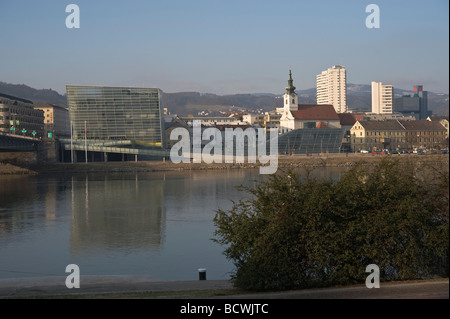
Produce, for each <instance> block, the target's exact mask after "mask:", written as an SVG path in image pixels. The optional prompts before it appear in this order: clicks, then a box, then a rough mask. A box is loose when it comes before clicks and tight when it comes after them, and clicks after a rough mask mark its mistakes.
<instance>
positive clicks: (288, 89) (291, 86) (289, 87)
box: [286, 69, 295, 95]
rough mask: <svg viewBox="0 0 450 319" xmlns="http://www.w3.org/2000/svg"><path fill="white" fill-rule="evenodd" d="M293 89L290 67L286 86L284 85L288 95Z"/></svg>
mask: <svg viewBox="0 0 450 319" xmlns="http://www.w3.org/2000/svg"><path fill="white" fill-rule="evenodd" d="M294 91H295V86H294V80H292V72H291V69H289V80H288V86H286V93H287V94H288V95H291V94H293V93H295V92H294Z"/></svg>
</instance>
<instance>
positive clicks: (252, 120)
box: [242, 114, 264, 127]
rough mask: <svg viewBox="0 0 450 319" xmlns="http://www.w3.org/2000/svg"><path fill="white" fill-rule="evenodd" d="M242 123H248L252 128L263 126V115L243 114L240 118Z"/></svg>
mask: <svg viewBox="0 0 450 319" xmlns="http://www.w3.org/2000/svg"><path fill="white" fill-rule="evenodd" d="M242 122H244V123H248V124H250V125H252V126H260V127H261V126H263V123H264V114H244V115H243V116H242Z"/></svg>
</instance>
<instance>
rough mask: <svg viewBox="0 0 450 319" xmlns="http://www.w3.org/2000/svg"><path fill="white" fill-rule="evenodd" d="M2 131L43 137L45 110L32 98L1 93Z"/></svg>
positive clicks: (0, 126)
mask: <svg viewBox="0 0 450 319" xmlns="http://www.w3.org/2000/svg"><path fill="white" fill-rule="evenodd" d="M0 132H2V133H4V134H12V135H20V136H28V137H36V138H42V137H44V112H43V111H42V110H36V109H34V105H33V102H32V101H30V100H26V99H22V98H18V97H15V96H11V95H7V94H1V93H0Z"/></svg>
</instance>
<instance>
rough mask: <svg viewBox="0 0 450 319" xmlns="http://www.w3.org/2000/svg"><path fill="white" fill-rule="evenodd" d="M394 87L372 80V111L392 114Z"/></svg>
mask: <svg viewBox="0 0 450 319" xmlns="http://www.w3.org/2000/svg"><path fill="white" fill-rule="evenodd" d="M393 98H394V87H393V86H392V85H387V84H386V85H383V83H381V82H374V81H372V113H375V114H392V103H393Z"/></svg>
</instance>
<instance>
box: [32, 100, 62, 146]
mask: <svg viewBox="0 0 450 319" xmlns="http://www.w3.org/2000/svg"><path fill="white" fill-rule="evenodd" d="M34 108H35V109H38V110H42V111H44V131H45V133H44V134H45V136H46V137H50V138H55V137H68V136H70V119H69V111H68V110H67V109H66V108H64V107H61V106H58V105H53V104H48V103H36V105H35V107H34Z"/></svg>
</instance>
